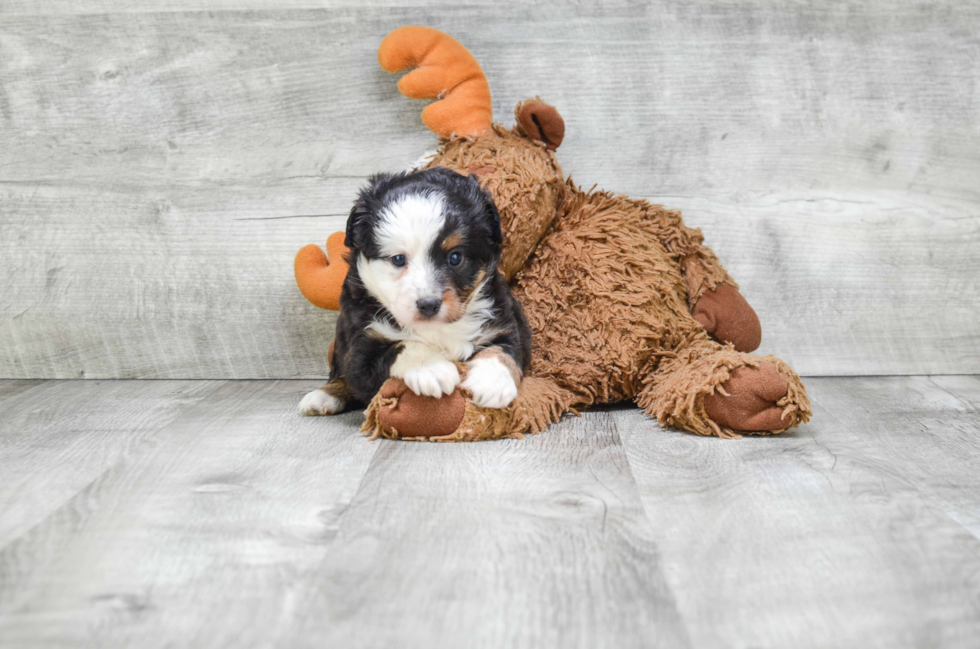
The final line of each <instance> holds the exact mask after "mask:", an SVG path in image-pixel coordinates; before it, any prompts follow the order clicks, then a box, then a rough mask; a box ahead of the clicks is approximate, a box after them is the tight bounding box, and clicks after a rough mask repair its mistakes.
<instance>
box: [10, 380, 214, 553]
mask: <svg viewBox="0 0 980 649" xmlns="http://www.w3.org/2000/svg"><path fill="white" fill-rule="evenodd" d="M12 383H13V382H12ZM217 385H218V383H216V382H203V383H188V382H184V381H144V382H133V381H125V382H120V381H112V382H109V383H104V382H98V381H92V382H89V381H49V382H46V383H45V384H44V385H40V386H37V387H34V388H33V389H32V390H30V391H20V392H17V393H13V392H12V391H10V390H6V389H4V388H5V387H8V386H10V383H8V382H3V383H0V393H2V394H3V395H4V396H3V397H2V398H0V408H2V410H3V416H2V417H0V476H2V478H0V548H2V547H4V546H5V545H6V544H7V543H8V542H10V541H12V540H14V539H16V538H17V537H19V536H21V535H22V534H24V533H25V532H27V531H28V530H29V529H31V528H32V527H33V526H34V525H36V524H37V523H39V522H40V521H42V520H44V519H45V518H46V517H47V516H48V515H50V514H51V513H52V512H53V511H55V510H57V509H58V508H59V507H62V506H63V505H64V504H65V502H67V501H69V500H70V499H71V498H72V497H73V496H74V495H75V494H76V493H78V491H79V490H81V489H83V488H84V487H86V486H87V485H89V484H90V483H91V482H92V481H94V480H96V479H97V478H98V477H99V476H101V475H102V474H103V473H105V471H106V470H107V469H108V468H109V467H110V466H112V465H113V464H115V463H117V462H119V461H121V460H122V459H123V458H125V457H126V456H127V455H129V454H131V453H133V452H135V451H136V450H137V449H138V448H139V447H140V445H141V444H143V443H145V442H146V441H147V440H148V439H150V438H152V436H153V435H154V434H155V433H157V432H158V431H159V430H160V429H161V428H164V427H165V426H166V425H167V424H169V423H170V422H171V421H172V420H173V419H174V418H175V417H176V416H177V415H178V414H179V413H180V412H181V411H182V410H183V409H184V408H186V407H187V406H188V405H191V404H193V403H196V402H197V401H199V400H201V399H202V398H204V397H205V396H207V395H208V394H209V393H210V392H211V391H212V390H214V389H215V388H216V387H217Z"/></svg>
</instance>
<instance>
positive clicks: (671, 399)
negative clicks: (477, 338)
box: [295, 26, 810, 441]
mask: <svg viewBox="0 0 980 649" xmlns="http://www.w3.org/2000/svg"><path fill="white" fill-rule="evenodd" d="M378 60H379V62H380V63H381V67H382V68H384V69H385V70H387V71H389V72H400V71H402V70H406V69H409V68H414V70H413V71H411V72H409V73H408V74H406V75H405V76H404V77H403V78H402V79H401V80H400V81H399V83H398V88H399V90H400V91H401V92H402V93H403V94H405V95H407V96H409V97H412V98H433V99H438V101H435V102H433V103H431V104H429V105H428V106H427V107H426V108H425V109H424V110H423V111H422V121H423V122H424V123H425V124H426V126H428V127H429V128H430V129H431V130H432V131H434V132H435V133H436V134H437V135H439V136H440V138H441V140H440V142H441V146H440V148H439V150H438V152H437V154H436V155H435V156H434V157H433V158H432V159H431V161H429V162H428V165H427V166H429V167H432V166H436V165H441V166H443V167H447V168H449V169H452V170H454V171H456V172H459V173H462V174H472V175H475V176H477V177H478V179H479V180H480V183H481V185H482V186H483V187H484V188H486V189H487V190H488V191H489V192H490V194H491V195H492V196H493V199H494V201H495V203H496V205H497V207H498V209H499V211H500V219H501V226H502V228H503V233H504V249H503V256H502V260H501V264H500V270H501V272H502V273H503V274H504V277H505V279H507V280H508V281H509V283H510V285H511V287H512V289H513V291H514V295H515V296H516V297H517V299H518V300H519V301H520V302H521V303H522V305H523V307H524V311H525V314H526V316H527V319H528V321H529V323H530V325H531V329H532V332H533V351H532V362H531V368H530V370H529V372H528V374H527V376H525V378H524V379H523V382H522V383H521V385H520V389H519V392H518V396H517V399H516V400H515V401H514V402H513V403H512V404H511V405H510V406H508V407H506V408H503V409H487V408H481V407H479V406H477V405H476V404H474V403H473V402H472V401H470V400H469V399H468V395H467V394H466V391H465V389H463V388H457V389H456V391H455V392H453V393H452V394H450V395H447V396H444V397H442V398H438V399H437V398H433V397H425V396H418V395H416V394H414V393H413V392H411V391H410V390H409V389H408V388H407V386H406V385H405V384H404V383H403V382H402V381H401V380H399V379H389V380H388V381H387V382H386V383H385V384H384V386H383V387H382V389H381V391H380V392H379V393H378V394H377V395H376V396H375V398H374V399H373V401H372V402H371V403H370V404H369V406H368V408H367V411H366V421H365V424H364V428H363V429H362V430H364V431H366V432H368V433H371V434H373V435H375V436H379V435H380V436H384V437H389V438H399V437H400V438H425V439H431V440H439V441H464V440H479V439H493V438H502V437H520V436H522V435H523V434H524V433H528V432H531V433H537V432H539V431H541V430H543V429H544V428H546V427H547V426H548V425H549V424H550V423H552V422H555V421H557V420H558V419H560V418H561V416H562V415H563V414H565V413H566V412H569V411H574V409H575V408H582V407H587V406H590V405H592V404H597V403H610V402H616V401H622V400H626V399H635V401H636V403H637V404H638V405H639V406H640V407H641V408H643V409H644V410H645V411H646V412H647V413H648V414H650V415H653V416H655V417H656V418H657V419H658V420H659V421H660V423H661V424H662V425H671V426H676V427H678V428H681V429H684V430H688V431H691V432H694V433H698V434H699V435H717V436H719V437H729V438H730V437H739V435H740V433H752V434H774V433H781V432H783V431H786V430H787V429H789V428H792V427H794V426H796V425H797V424H799V423H800V422H806V421H807V420H808V419H809V417H810V404H809V401H808V399H807V396H806V392H805V391H804V387H803V384H802V383H801V382H800V379H799V377H798V376H797V375H796V373H795V372H794V371H793V370H792V369H790V367H789V366H788V365H786V363H784V362H783V361H781V360H780V359H778V358H776V357H774V356H766V357H759V356H754V355H751V354H749V353H748V352H751V351H753V350H755V349H756V348H757V347H758V346H759V343H760V341H761V338H762V332H761V328H760V325H759V319H758V317H757V316H756V314H755V312H754V311H753V310H752V307H750V306H749V304H748V303H747V302H746V301H745V299H744V298H743V297H742V295H741V294H740V293H739V291H738V286H737V285H736V284H735V282H734V281H733V280H732V278H731V277H729V275H728V273H727V272H726V271H725V269H724V268H722V266H721V264H720V263H719V261H718V258H717V257H716V256H715V254H714V253H713V252H712V251H711V250H710V249H709V248H707V247H706V246H704V245H703V243H702V242H703V237H702V235H701V232H700V230H695V229H691V228H688V227H685V225H684V223H683V221H682V220H681V215H680V213H679V212H677V211H674V210H667V209H664V208H662V207H660V206H658V205H651V204H649V203H648V202H646V201H644V200H636V199H632V198H629V197H626V196H619V195H613V194H611V193H608V192H604V191H588V192H586V191H582V190H581V189H580V188H578V187H576V186H575V185H574V184H573V183H572V182H571V180H570V179H566V178H565V177H564V174H563V172H562V169H561V167H560V166H559V164H558V161H557V160H556V158H555V150H556V149H557V148H558V147H559V146H560V145H561V143H562V139H563V137H564V134H565V133H564V131H565V126H564V122H563V120H562V118H561V116H560V115H559V114H558V112H557V111H556V110H555V109H554V108H553V107H551V106H549V105H548V104H545V103H544V102H542V101H540V100H539V99H531V100H527V101H524V102H522V103H520V104H518V106H517V109H516V111H515V114H516V118H517V125H516V126H515V127H514V128H512V129H507V128H504V127H503V126H501V125H499V124H493V123H492V111H491V103H490V88H489V84H488V83H487V79H486V76H485V75H484V74H483V71H482V70H481V68H480V66H479V64H478V63H477V61H476V60H475V59H474V57H473V55H472V54H471V53H470V52H469V51H468V50H467V49H466V48H465V47H463V46H462V45H461V44H459V43H458V42H457V41H455V40H454V39H452V38H451V37H449V36H448V35H446V34H444V33H442V32H440V31H437V30H435V29H430V28H427V27H415V26H410V27H402V28H399V29H396V30H395V31H393V32H392V33H390V34H389V35H388V36H387V37H386V38H385V39H384V41H383V42H382V43H381V46H380V48H379V50H378ZM327 250H328V252H329V254H330V257H329V260H328V259H327V257H325V256H324V254H323V252H322V250H321V249H320V248H319V247H318V246H315V245H310V246H307V247H305V248H303V249H302V250H301V251H300V252H299V254H298V255H297V257H296V263H295V271H296V280H297V283H298V284H299V287H300V289H301V290H302V292H303V294H304V295H305V296H306V297H307V298H308V299H309V300H310V301H311V302H313V303H314V304H316V305H317V306H320V307H323V308H327V309H337V308H338V305H339V302H338V300H339V295H340V287H341V284H342V282H343V279H344V276H345V275H346V272H347V266H346V263H345V261H344V260H343V254H344V247H343V233H335V234H334V235H332V236H331V237H330V239H329V240H328V243H327ZM332 351H333V350H332V348H331V351H330V356H331V357H332ZM459 360H466V359H459ZM331 363H332V358H331ZM459 369H460V373H461V375H463V374H464V373H465V370H466V368H465V365H463V364H460V365H459Z"/></svg>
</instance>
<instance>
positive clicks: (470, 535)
mask: <svg viewBox="0 0 980 649" xmlns="http://www.w3.org/2000/svg"><path fill="white" fill-rule="evenodd" d="M550 433H553V434H547V435H540V436H535V437H533V438H530V437H529V438H527V439H525V440H520V441H515V440H506V441H501V442H498V443H489V444H445V445H443V444H413V443H401V444H399V443H395V444H388V443H385V444H384V445H383V446H381V447H380V448H379V451H378V454H377V455H376V456H375V458H374V461H373V462H372V464H371V468H370V469H369V470H368V472H367V475H365V477H364V481H363V483H362V485H361V489H360V490H359V492H358V495H357V497H356V498H355V500H354V502H353V503H352V504H351V507H350V509H349V510H348V512H347V514H346V515H345V516H344V521H343V525H342V526H341V530H340V534H339V535H338V537H337V540H336V542H335V543H334V546H333V547H332V548H331V551H330V553H329V554H328V556H327V557H326V559H325V560H324V562H323V564H322V565H321V566H320V567H319V568H318V570H317V572H316V573H315V575H314V576H313V577H312V578H311V579H310V580H309V581H308V582H307V583H308V595H307V596H304V597H302V598H300V601H302V602H303V607H302V609H301V610H300V612H299V618H298V620H299V622H298V624H297V628H296V629H295V630H294V632H293V634H292V635H291V636H290V638H289V640H288V641H287V642H286V644H287V645H288V646H310V647H313V646H323V645H324V644H326V645H328V646H338V647H339V646H363V647H388V646H404V647H420V648H421V647H462V646H466V647H529V648H530V647H646V646H651V645H654V646H665V647H683V646H687V644H688V641H687V630H686V629H684V628H683V626H682V625H681V624H680V623H679V619H678V617H677V614H676V610H675V608H674V603H673V599H672V595H671V593H670V591H669V589H668V588H667V587H666V581H665V578H664V575H663V573H662V570H661V564H660V559H659V556H658V553H657V549H656V546H655V545H654V544H652V543H651V542H650V537H649V530H648V527H647V525H646V518H645V516H644V514H643V510H642V505H641V503H640V501H639V495H638V493H637V491H636V485H635V484H634V483H633V479H632V476H631V475H630V471H629V466H628V464H627V462H626V457H625V455H624V453H623V448H622V445H621V443H620V440H619V438H618V435H617V433H616V431H615V427H614V426H613V425H612V421H611V420H610V418H609V415H608V414H605V413H595V414H591V415H589V416H587V417H586V418H583V419H575V418H571V419H569V420H566V421H564V422H562V423H560V424H558V425H556V426H555V427H554V428H553V430H552V431H550ZM368 619H374V620H379V621H381V620H383V621H384V623H379V624H366V623H365V622H366V620H368Z"/></svg>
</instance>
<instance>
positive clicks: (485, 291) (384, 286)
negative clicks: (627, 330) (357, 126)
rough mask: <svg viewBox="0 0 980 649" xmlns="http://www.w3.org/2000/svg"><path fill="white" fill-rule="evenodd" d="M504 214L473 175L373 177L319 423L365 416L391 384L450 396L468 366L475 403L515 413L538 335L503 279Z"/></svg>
mask: <svg viewBox="0 0 980 649" xmlns="http://www.w3.org/2000/svg"><path fill="white" fill-rule="evenodd" d="M502 239H503V237H502V234H501V231H500V214H499V213H498V212H497V208H496V206H495V205H494V204H493V201H492V200H491V198H490V195H489V194H488V193H487V192H485V191H483V189H481V188H480V185H479V183H478V182H477V180H476V178H475V177H473V176H470V177H467V176H461V175H460V174H457V173H455V172H453V171H450V170H448V169H444V168H441V167H435V168H432V169H426V170H421V171H411V172H406V173H401V174H381V175H378V176H375V177H373V178H372V179H371V180H370V182H369V184H368V186H367V187H366V188H365V189H363V190H362V191H361V193H360V196H359V197H358V199H357V202H356V203H355V204H354V208H353V209H352V210H351V213H350V217H349V218H348V220H347V239H346V241H345V244H346V245H347V247H348V248H350V255H349V258H348V262H349V263H350V270H349V271H348V273H347V278H346V280H344V286H343V290H342V292H341V295H340V316H339V319H338V321H337V335H336V339H335V343H334V358H333V366H332V368H331V372H330V382H329V383H327V384H326V385H324V386H323V387H321V388H317V389H316V390H314V391H313V392H310V393H309V394H307V395H306V396H305V397H304V398H303V400H302V401H301V402H300V404H299V408H300V410H301V411H302V412H303V413H304V414H307V415H329V414H334V413H337V412H340V411H342V410H344V409H345V408H347V407H352V406H364V405H366V404H367V403H368V402H369V401H370V400H371V398H372V397H373V396H374V395H375V394H376V393H377V392H378V390H379V389H380V388H381V384H382V383H384V382H385V380H386V379H387V378H388V377H390V376H394V377H398V378H400V379H402V380H404V381H405V383H406V384H407V385H408V387H409V389H411V390H412V391H413V392H415V393H416V394H419V395H425V396H429V397H440V396H442V395H444V394H450V393H452V391H453V390H454V389H455V388H456V386H457V385H459V383H460V376H459V371H458V370H457V368H456V365H455V364H454V363H453V361H464V362H466V364H467V365H468V370H467V372H466V380H465V381H464V382H463V386H464V387H465V388H467V389H468V390H469V391H470V392H471V393H472V395H473V401H474V402H475V403H476V404H477V405H480V406H484V407H487V408H503V407H505V406H507V405H509V404H510V403H511V401H513V400H514V398H515V397H516V396H517V387H518V385H519V383H520V381H521V377H522V376H523V373H524V372H525V371H527V368H528V364H529V363H530V360H531V329H530V327H528V324H527V320H526V319H525V318H524V312H523V310H522V309H521V305H520V304H519V303H518V302H517V300H515V299H514V296H513V295H512V294H511V292H510V289H509V288H508V287H507V284H506V282H505V281H504V278H503V276H502V275H501V274H500V272H499V271H498V270H497V265H498V263H499V261H500V245H501V242H502Z"/></svg>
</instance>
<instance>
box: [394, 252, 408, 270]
mask: <svg viewBox="0 0 980 649" xmlns="http://www.w3.org/2000/svg"><path fill="white" fill-rule="evenodd" d="M406 261H407V260H406V259H405V255H395V256H394V257H392V258H391V263H393V264H394V265H395V266H398V267H399V268H401V267H402V266H404V265H405V263H406Z"/></svg>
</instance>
